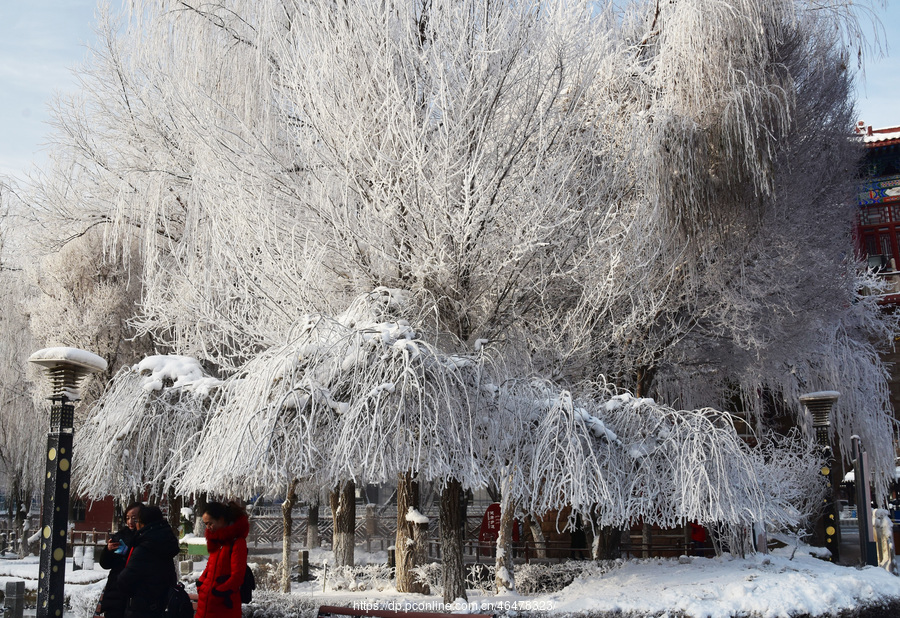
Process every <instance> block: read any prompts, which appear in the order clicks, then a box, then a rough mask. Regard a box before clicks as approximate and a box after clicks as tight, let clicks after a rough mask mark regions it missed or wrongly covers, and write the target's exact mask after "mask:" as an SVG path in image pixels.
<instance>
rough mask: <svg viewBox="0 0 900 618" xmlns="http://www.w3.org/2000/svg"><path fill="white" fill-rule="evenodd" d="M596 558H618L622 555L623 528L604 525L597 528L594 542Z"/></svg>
mask: <svg viewBox="0 0 900 618" xmlns="http://www.w3.org/2000/svg"><path fill="white" fill-rule="evenodd" d="M592 554H593V556H592V557H593V558H594V560H616V559H617V558H621V557H622V530H621V529H620V528H614V527H611V526H604V527H602V528H600V529H599V530H597V534H596V536H594V544H593V551H592Z"/></svg>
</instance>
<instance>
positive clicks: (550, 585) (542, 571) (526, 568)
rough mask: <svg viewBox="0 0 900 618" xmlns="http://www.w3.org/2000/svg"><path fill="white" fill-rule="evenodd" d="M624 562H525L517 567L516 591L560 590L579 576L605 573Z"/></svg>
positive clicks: (542, 592)
mask: <svg viewBox="0 0 900 618" xmlns="http://www.w3.org/2000/svg"><path fill="white" fill-rule="evenodd" d="M622 564H623V563H622V561H620V560H604V561H602V562H592V561H577V560H569V561H566V562H561V563H558V564H536V563H532V564H523V565H521V566H517V567H516V592H518V593H520V594H545V593H548V592H558V591H560V590H562V589H563V588H565V587H566V586H568V585H569V584H571V583H572V582H573V581H575V579H577V578H578V577H583V576H593V577H596V576H599V575H603V574H604V573H608V572H609V571H611V570H613V569H615V568H617V567H619V566H621V565H622Z"/></svg>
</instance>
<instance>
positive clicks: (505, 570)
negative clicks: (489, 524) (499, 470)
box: [494, 475, 516, 594]
mask: <svg viewBox="0 0 900 618" xmlns="http://www.w3.org/2000/svg"><path fill="white" fill-rule="evenodd" d="M509 483H510V478H509V476H508V475H507V476H505V477H504V479H503V483H502V486H501V487H500V531H499V535H498V536H497V559H496V562H495V563H494V566H495V573H494V582H495V584H496V586H497V593H498V594H500V593H502V592H504V591H510V592H511V591H514V590H515V589H516V580H515V574H514V570H515V569H514V567H513V525H515V521H514V520H513V513H514V512H515V505H514V504H513V502H512V498H511V497H510V487H509Z"/></svg>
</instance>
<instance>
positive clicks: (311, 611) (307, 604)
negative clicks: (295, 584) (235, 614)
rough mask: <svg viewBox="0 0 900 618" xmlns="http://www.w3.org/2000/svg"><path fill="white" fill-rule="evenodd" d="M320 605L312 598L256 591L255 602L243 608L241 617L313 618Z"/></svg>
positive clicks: (254, 594)
mask: <svg viewBox="0 0 900 618" xmlns="http://www.w3.org/2000/svg"><path fill="white" fill-rule="evenodd" d="M319 605H320V603H319V601H317V600H315V599H311V598H306V597H301V596H296V595H291V594H283V593H280V592H270V591H268V590H256V591H254V592H253V602H252V603H248V604H246V605H244V606H243V607H242V608H241V615H242V616H243V618H313V617H314V616H315V615H316V613H318V611H319Z"/></svg>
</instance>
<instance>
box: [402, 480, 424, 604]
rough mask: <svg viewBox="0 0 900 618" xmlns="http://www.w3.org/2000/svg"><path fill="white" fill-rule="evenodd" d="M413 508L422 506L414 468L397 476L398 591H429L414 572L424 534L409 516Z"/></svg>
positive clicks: (417, 563) (419, 559)
mask: <svg viewBox="0 0 900 618" xmlns="http://www.w3.org/2000/svg"><path fill="white" fill-rule="evenodd" d="M410 509H414V510H416V511H418V510H419V484H418V483H417V482H416V481H415V480H414V476H413V473H412V472H403V473H401V474H400V476H399V478H398V480H397V543H396V549H395V552H396V562H397V566H396V580H397V592H416V593H419V594H428V593H429V590H428V585H427V584H425V583H424V582H421V581H419V580H418V579H417V578H416V574H415V573H414V572H413V570H414V569H415V568H416V567H417V566H419V564H420V563H421V558H420V554H422V553H423V552H422V551H421V549H422V546H423V543H424V538H422V534H421V533H420V532H418V531H417V526H416V524H415V523H414V522H412V521H410V520H409V519H407V517H406V516H407V514H408V513H409V511H410Z"/></svg>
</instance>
